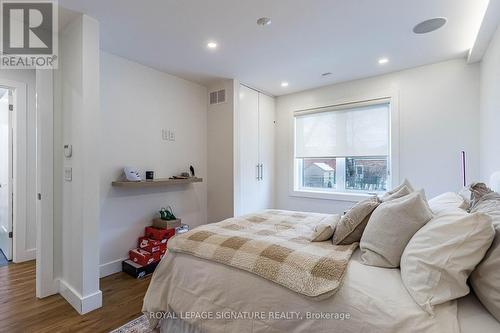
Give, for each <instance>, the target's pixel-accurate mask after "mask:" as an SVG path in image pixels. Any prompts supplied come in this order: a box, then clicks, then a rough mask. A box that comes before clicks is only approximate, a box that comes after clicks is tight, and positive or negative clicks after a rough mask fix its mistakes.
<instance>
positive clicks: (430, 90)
mask: <svg viewBox="0 0 500 333" xmlns="http://www.w3.org/2000/svg"><path fill="white" fill-rule="evenodd" d="M385 91H397V92H398V94H399V119H400V121H399V122H400V125H399V129H400V140H399V147H400V159H399V175H400V178H404V177H408V178H409V179H410V180H411V182H412V183H414V184H415V186H416V187H417V188H421V187H423V188H425V190H426V192H427V195H428V197H432V196H435V195H437V194H439V193H442V192H445V191H450V190H458V189H460V187H461V180H460V173H461V171H460V155H459V152H460V151H461V150H466V151H467V153H468V161H469V169H468V179H469V181H472V180H475V179H478V177H479V162H478V158H479V119H478V114H479V110H478V106H479V67H478V65H467V64H466V62H465V60H462V59H459V60H452V61H447V62H442V63H438V64H433V65H429V66H423V67H418V68H414V69H410V70H405V71H401V72H396V73H392V74H388V75H383V76H379V77H373V78H368V79H363V80H357V81H352V82H347V83H341V84H336V85H331V86H327V87H322V88H318V89H314V90H309V91H304V92H300V93H296V94H291V95H286V96H281V97H279V98H278V100H277V136H276V139H277V142H276V152H277V156H276V158H277V160H276V176H277V177H276V187H277V188H276V190H277V191H276V192H277V194H276V196H277V197H276V204H277V208H280V209H291V210H305V211H317V212H335V213H341V212H343V211H344V210H345V209H346V208H348V207H349V206H351V205H352V203H350V202H342V201H332V200H320V199H306V198H298V197H291V196H290V195H289V186H290V182H289V180H290V172H292V170H290V169H291V168H290V156H289V155H290V153H289V152H290V151H292V150H291V145H293V142H291V141H292V140H291V133H292V130H293V128H292V126H291V125H292V124H293V123H292V122H291V120H290V119H291V117H292V116H293V111H295V110H301V109H307V108H314V107H319V106H326V105H331V104H334V103H335V102H338V101H339V100H346V99H347V100H349V99H352V100H353V101H355V100H356V99H359V98H360V97H361V98H362V97H363V96H373V95H376V94H377V93H379V92H385Z"/></svg>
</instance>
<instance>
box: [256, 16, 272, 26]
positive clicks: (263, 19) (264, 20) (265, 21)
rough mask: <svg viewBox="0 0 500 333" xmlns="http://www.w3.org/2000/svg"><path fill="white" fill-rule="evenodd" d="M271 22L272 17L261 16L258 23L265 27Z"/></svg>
mask: <svg viewBox="0 0 500 333" xmlns="http://www.w3.org/2000/svg"><path fill="white" fill-rule="evenodd" d="M270 24H271V18H270V17H261V18H259V19H258V20H257V25H260V26H261V27H265V26H266V25H270Z"/></svg>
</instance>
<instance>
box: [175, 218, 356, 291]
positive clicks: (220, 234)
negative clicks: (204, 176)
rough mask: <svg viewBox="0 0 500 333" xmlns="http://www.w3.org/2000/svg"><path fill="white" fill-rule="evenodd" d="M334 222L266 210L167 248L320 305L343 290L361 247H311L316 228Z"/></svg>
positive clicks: (188, 236)
mask: <svg viewBox="0 0 500 333" xmlns="http://www.w3.org/2000/svg"><path fill="white" fill-rule="evenodd" d="M330 217H331V215H326V214H316V213H298V212H289V211H281V210H267V211H264V212H261V213H257V214H251V215H246V216H242V217H238V218H230V219H227V220H225V221H222V222H219V223H213V224H208V225H203V226H200V227H198V228H195V229H193V230H191V231H190V232H187V233H185V234H181V235H177V236H175V237H174V238H173V239H171V240H169V242H168V248H169V251H173V252H182V253H187V254H190V255H194V256H196V257H199V258H203V259H208V260H213V261H216V262H219V263H222V264H225V265H229V266H232V267H236V268H239V269H243V270H245V271H248V272H251V273H254V274H257V275H259V276H261V277H263V278H265V279H268V280H270V281H272V282H275V283H278V284H280V285H282V286H284V287H286V288H289V289H291V290H293V291H295V292H297V293H300V294H303V295H306V296H309V297H312V298H315V299H318V300H319V299H324V298H326V297H329V296H331V295H333V294H334V293H335V292H336V291H337V289H338V288H339V287H340V285H341V282H342V278H343V276H344V273H345V271H346V268H347V265H348V262H349V259H350V258H351V255H352V253H353V251H354V250H355V249H356V247H357V246H358V243H354V244H352V245H333V244H332V242H331V240H330V241H326V242H311V241H310V239H311V238H310V236H311V234H312V232H313V230H314V226H316V225H317V224H319V223H321V221H323V220H324V219H327V218H330Z"/></svg>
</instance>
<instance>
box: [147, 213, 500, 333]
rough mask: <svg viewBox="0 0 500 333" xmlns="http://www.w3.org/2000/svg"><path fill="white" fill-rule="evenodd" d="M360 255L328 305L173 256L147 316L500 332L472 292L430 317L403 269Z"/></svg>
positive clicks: (248, 275) (212, 323)
mask: <svg viewBox="0 0 500 333" xmlns="http://www.w3.org/2000/svg"><path fill="white" fill-rule="evenodd" d="M303 214H307V213H303ZM316 215H318V214H316ZM330 244H331V241H330ZM359 252H360V251H359V250H356V251H355V252H354V253H353V255H352V257H351V259H350V260H349V264H348V265H347V268H346V270H345V274H344V278H343V280H342V285H341V286H340V287H338V289H337V292H336V293H335V294H334V295H333V296H331V297H327V298H325V299H321V300H318V299H313V298H311V297H306V296H304V295H302V294H299V293H297V292H295V291H292V290H290V289H289V288H285V287H283V286H281V285H279V284H277V283H274V282H272V281H269V280H268V279H264V278H263V277H261V276H259V275H257V274H254V273H252V272H248V271H245V270H242V269H239V268H235V267H231V266H228V265H225V264H222V263H219V262H216V261H213V260H206V259H203V258H200V257H197V256H193V255H190V254H186V253H181V252H169V253H168V255H167V256H165V258H164V259H163V260H162V261H161V263H160V264H159V266H158V267H157V269H156V271H155V274H154V276H153V278H152V281H151V285H150V287H149V289H148V292H147V294H146V297H145V301H144V307H143V311H144V312H145V314H146V316H147V317H149V319H150V323H151V325H152V326H157V327H160V329H161V332H209V333H210V332H332V331H337V332H410V331H411V332H463V333H468V332H477V331H478V329H480V331H481V333H489V332H500V323H499V322H498V321H496V319H494V318H493V317H492V316H491V315H490V314H489V312H488V311H487V310H485V309H484V308H483V307H482V305H481V304H480V303H479V301H478V300H477V299H476V298H475V297H474V295H472V294H471V295H468V296H467V297H464V298H463V299H460V300H458V301H452V302H447V303H444V304H441V305H438V306H437V307H436V309H435V315H434V316H430V315H428V314H427V313H426V312H425V311H424V310H423V309H422V308H420V307H419V305H417V304H416V303H415V301H414V300H413V299H412V297H411V296H410V294H409V293H408V292H407V290H406V288H405V286H404V285H403V283H402V280H401V274H400V271H399V269H387V268H379V267H373V266H366V265H363V264H361V262H360V253H359ZM151 313H155V315H154V316H152V315H150V314H151Z"/></svg>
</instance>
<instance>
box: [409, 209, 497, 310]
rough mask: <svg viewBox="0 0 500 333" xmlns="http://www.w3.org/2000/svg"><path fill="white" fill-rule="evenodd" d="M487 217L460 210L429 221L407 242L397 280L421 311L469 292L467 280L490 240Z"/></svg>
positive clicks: (490, 234) (490, 226) (490, 232)
mask: <svg viewBox="0 0 500 333" xmlns="http://www.w3.org/2000/svg"><path fill="white" fill-rule="evenodd" d="M494 235H495V230H494V229H493V225H492V223H491V218H490V217H489V216H488V215H486V214H483V213H474V214H468V213H467V212H465V211H464V210H460V209H456V210H453V211H446V212H444V213H442V214H441V215H438V216H436V217H435V218H433V219H432V220H431V221H430V222H429V223H427V224H426V225H425V226H424V227H423V228H421V229H420V230H419V231H418V232H417V233H416V234H415V235H414V236H413V238H412V239H411V240H410V242H409V243H408V245H407V246H406V249H405V250H404V252H403V255H402V257H401V278H402V279H403V283H404V285H405V286H406V289H407V290H408V292H409V293H410V295H411V296H412V297H413V299H414V300H415V302H417V304H419V305H420V306H421V307H422V308H423V309H424V310H425V311H427V312H428V313H430V314H433V308H434V306H435V305H437V304H441V303H445V302H447V301H451V300H454V299H457V298H459V297H462V296H465V295H467V294H468V293H469V287H468V286H467V278H468V277H469V275H470V273H471V272H472V270H473V269H474V267H476V265H477V264H478V263H479V262H480V261H481V259H483V257H484V254H485V253H486V251H487V250H488V248H489V247H490V245H491V242H492V241H493V237H494Z"/></svg>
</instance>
